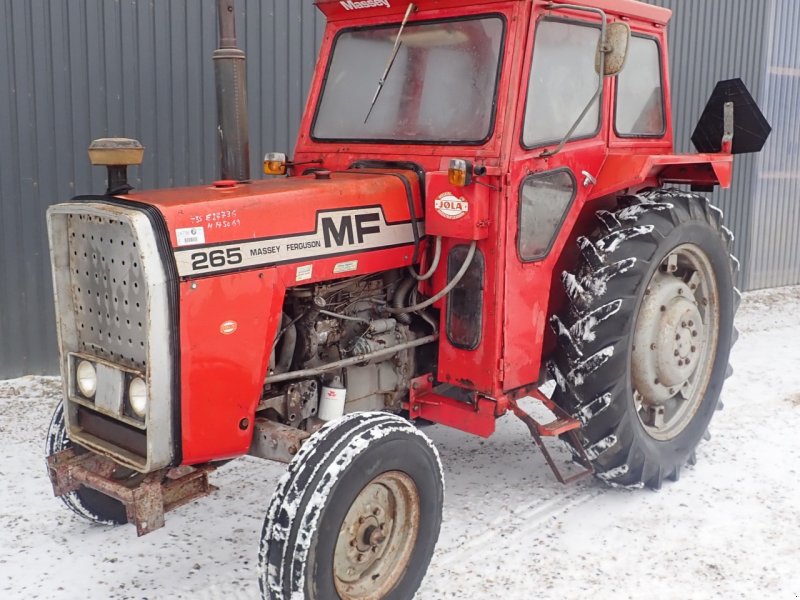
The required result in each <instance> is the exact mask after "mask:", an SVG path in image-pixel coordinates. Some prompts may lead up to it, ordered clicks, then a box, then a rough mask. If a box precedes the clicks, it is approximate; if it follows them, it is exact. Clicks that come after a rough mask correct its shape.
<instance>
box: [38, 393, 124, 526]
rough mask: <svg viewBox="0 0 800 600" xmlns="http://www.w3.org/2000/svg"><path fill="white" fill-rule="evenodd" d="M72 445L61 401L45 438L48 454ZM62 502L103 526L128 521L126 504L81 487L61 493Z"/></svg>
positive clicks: (85, 517)
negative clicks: (67, 492)
mask: <svg viewBox="0 0 800 600" xmlns="http://www.w3.org/2000/svg"><path fill="white" fill-rule="evenodd" d="M70 447H72V442H70V440H69V438H68V437H67V424H66V421H65V419H64V403H63V402H59V403H58V405H57V406H56V409H55V411H54V412H53V418H52V419H51V420H50V426H49V427H48V429H47V439H46V440H45V449H44V450H45V456H51V455H52V454H56V453H57V452H61V451H62V450H66V449H67V448H70ZM61 500H62V502H64V504H66V505H67V508H69V509H70V510H71V511H72V512H74V513H75V514H76V515H78V516H80V517H82V518H84V519H86V520H87V521H91V522H92V523H97V524H100V525H123V524H125V523H127V522H128V516H127V513H126V511H125V506H124V505H123V504H122V503H121V502H119V501H118V500H115V499H114V498H110V497H109V496H106V495H105V494H103V493H101V492H98V491H97V490H93V489H91V488H87V487H84V486H81V487H80V488H79V489H78V490H77V491H75V492H71V493H69V494H64V495H63V496H61Z"/></svg>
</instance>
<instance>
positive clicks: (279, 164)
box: [264, 152, 287, 175]
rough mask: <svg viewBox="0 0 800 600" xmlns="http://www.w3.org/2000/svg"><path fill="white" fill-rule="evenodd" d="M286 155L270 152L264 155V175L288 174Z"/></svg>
mask: <svg viewBox="0 0 800 600" xmlns="http://www.w3.org/2000/svg"><path fill="white" fill-rule="evenodd" d="M286 165H287V161H286V155H285V154H283V153H282V152H270V153H269V154H267V155H266V156H265V157H264V175H286Z"/></svg>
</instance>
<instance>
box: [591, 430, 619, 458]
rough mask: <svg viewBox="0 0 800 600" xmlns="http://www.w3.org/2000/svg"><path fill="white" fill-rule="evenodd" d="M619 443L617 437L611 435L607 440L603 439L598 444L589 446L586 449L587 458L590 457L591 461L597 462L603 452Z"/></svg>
mask: <svg viewBox="0 0 800 600" xmlns="http://www.w3.org/2000/svg"><path fill="white" fill-rule="evenodd" d="M616 443H617V436H615V435H613V434H612V435H610V436H608V437H606V438H603V439H602V440H600V441H599V442H597V443H596V444H593V445H592V446H589V447H588V448H586V456H588V457H589V460H595V459H596V458H597V457H598V456H600V455H601V454H602V453H603V452H605V451H606V450H608V449H609V448H611V447H612V446H614V444H616Z"/></svg>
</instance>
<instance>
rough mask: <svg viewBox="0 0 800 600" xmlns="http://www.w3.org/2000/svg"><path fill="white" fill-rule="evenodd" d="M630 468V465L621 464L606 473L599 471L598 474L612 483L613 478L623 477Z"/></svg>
mask: <svg viewBox="0 0 800 600" xmlns="http://www.w3.org/2000/svg"><path fill="white" fill-rule="evenodd" d="M629 470H630V468H629V467H628V465H620V466H619V467H616V468H614V469H609V470H608V471H605V472H604V473H598V474H597V476H598V477H599V478H600V479H602V480H603V481H606V482H609V483H611V480H612V479H616V478H617V477H622V476H623V475H626V474H627V473H628V471H629Z"/></svg>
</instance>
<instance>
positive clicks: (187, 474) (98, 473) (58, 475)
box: [47, 448, 217, 536]
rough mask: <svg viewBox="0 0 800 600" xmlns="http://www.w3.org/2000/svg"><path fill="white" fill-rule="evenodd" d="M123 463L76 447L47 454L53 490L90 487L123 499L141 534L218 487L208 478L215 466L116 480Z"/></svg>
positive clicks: (182, 468) (172, 469)
mask: <svg viewBox="0 0 800 600" xmlns="http://www.w3.org/2000/svg"><path fill="white" fill-rule="evenodd" d="M117 469H119V465H118V464H117V463H115V462H114V461H113V460H111V459H110V458H106V457H104V456H100V455H99V454H94V453H91V452H87V453H85V454H77V453H76V452H75V449H74V448H68V449H66V450H62V451H61V452H58V453H56V454H53V455H51V456H48V457H47V471H48V474H49V475H50V482H51V483H52V484H53V492H54V493H55V495H56V496H63V495H64V494H69V493H71V492H74V491H76V490H78V489H79V488H80V487H81V486H86V487H88V488H92V489H94V490H97V491H98V492H101V493H103V494H105V495H107V496H110V497H111V498H114V499H116V500H119V501H120V502H122V504H124V505H125V511H126V513H127V516H128V521H129V522H130V523H133V524H134V525H136V533H137V534H138V535H140V536H142V535H145V534H146V533H150V532H151V531H155V530H156V529H159V528H161V527H163V526H164V514H165V513H167V512H169V511H170V510H173V509H175V508H177V507H179V506H182V505H183V504H186V503H188V502H191V501H192V500H195V499H197V498H201V497H203V496H207V495H208V494H210V493H211V492H213V491H214V490H216V489H217V488H216V487H215V486H213V485H211V484H210V483H209V481H208V474H209V473H210V472H212V471H213V470H214V469H215V467H214V466H212V465H203V466H200V467H188V466H186V467H175V468H166V469H160V470H158V471H154V472H152V473H148V474H147V475H145V476H144V478H138V477H135V478H131V479H127V480H126V479H114V478H113V474H114V472H115V471H116V470H117Z"/></svg>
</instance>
